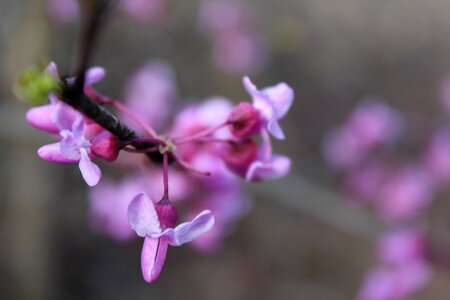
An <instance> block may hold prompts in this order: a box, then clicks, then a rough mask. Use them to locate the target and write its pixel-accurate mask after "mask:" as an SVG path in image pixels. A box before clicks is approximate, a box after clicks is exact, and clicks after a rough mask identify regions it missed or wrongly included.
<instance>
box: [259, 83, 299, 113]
mask: <svg viewBox="0 0 450 300" xmlns="http://www.w3.org/2000/svg"><path fill="white" fill-rule="evenodd" d="M262 93H263V94H264V95H266V96H267V97H268V98H269V102H270V104H271V105H272V107H273V111H274V117H275V118H276V119H277V120H279V119H281V118H283V117H284V116H285V115H286V113H287V112H288V110H289V108H291V105H292V102H293V101H294V90H293V89H292V88H291V87H290V86H288V85H287V84H286V83H284V82H282V83H279V84H277V85H275V86H271V87H267V88H265V89H263V90H262Z"/></svg>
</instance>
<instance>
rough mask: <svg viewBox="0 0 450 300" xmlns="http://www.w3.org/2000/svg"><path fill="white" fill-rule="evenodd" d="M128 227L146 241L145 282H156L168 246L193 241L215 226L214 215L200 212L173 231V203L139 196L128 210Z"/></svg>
mask: <svg viewBox="0 0 450 300" xmlns="http://www.w3.org/2000/svg"><path fill="white" fill-rule="evenodd" d="M128 220H129V223H130V227H131V228H132V229H133V230H134V231H136V234H137V235H138V236H140V237H143V238H145V241H144V246H143V248H142V255H141V267H142V274H143V276H144V279H145V280H146V281H147V282H149V283H151V282H153V281H155V280H156V279H157V278H158V276H159V274H160V272H161V270H162V267H163V265H164V261H165V258H166V252H167V246H168V245H171V246H181V245H183V244H185V243H188V242H191V241H193V240H195V239H196V238H197V237H199V236H200V235H202V234H204V233H205V232H207V231H209V230H210V229H211V228H212V227H213V225H214V216H213V215H212V213H211V212H210V211H208V210H204V211H202V212H201V213H200V214H198V215H197V216H196V217H195V218H194V219H193V220H192V221H190V222H186V223H182V224H180V225H178V226H176V227H175V228H174V224H175V222H176V210H175V208H174V207H173V205H172V204H165V203H161V204H153V202H152V200H151V199H150V198H149V197H148V196H147V195H146V194H145V193H140V194H138V195H137V196H136V197H135V198H134V199H133V200H132V201H131V203H130V205H129V207H128Z"/></svg>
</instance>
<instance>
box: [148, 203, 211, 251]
mask: <svg viewBox="0 0 450 300" xmlns="http://www.w3.org/2000/svg"><path fill="white" fill-rule="evenodd" d="M213 225H214V215H213V214H212V213H211V211H209V210H204V211H202V212H201V213H200V214H198V215H197V216H196V217H195V218H194V219H193V220H192V221H190V222H185V223H182V224H180V225H178V226H177V227H175V228H168V229H166V230H164V232H162V233H161V234H157V235H152V236H154V237H158V236H164V237H165V238H166V239H167V242H168V243H169V245H171V246H181V245H183V244H185V243H188V242H191V241H193V240H195V239H196V238H197V237H198V236H200V235H202V234H204V233H205V232H207V231H209V230H210V229H211V228H212V227H213Z"/></svg>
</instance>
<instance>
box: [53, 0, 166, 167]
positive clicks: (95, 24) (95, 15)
mask: <svg viewBox="0 0 450 300" xmlns="http://www.w3.org/2000/svg"><path fill="white" fill-rule="evenodd" d="M80 2H81V4H82V8H83V12H84V15H83V29H82V32H81V36H80V46H79V50H78V52H77V59H76V62H75V68H74V73H75V76H76V79H75V83H74V84H73V85H68V84H66V85H65V86H64V88H63V92H62V93H61V95H60V96H61V97H60V98H61V100H62V101H63V102H65V103H67V104H68V105H70V106H72V107H73V108H75V109H76V110H78V111H80V112H81V113H83V114H84V115H85V116H86V117H88V118H90V119H91V120H92V121H94V122H95V123H97V124H98V125H100V126H101V127H103V128H104V129H106V130H108V131H109V132H111V133H112V134H113V135H115V136H116V137H117V138H118V139H119V140H120V141H123V142H126V141H130V140H134V139H138V138H140V137H141V136H140V135H139V134H138V133H137V132H135V131H134V130H133V129H131V128H130V127H128V126H127V125H126V124H125V123H123V122H122V121H120V120H119V119H118V118H117V117H116V116H114V115H113V114H112V113H111V112H109V111H108V110H106V109H105V108H104V107H103V106H101V105H100V104H98V103H97V102H95V101H93V100H92V99H90V98H89V97H88V96H87V95H86V94H85V93H84V91H83V89H84V81H85V73H86V69H87V67H88V64H89V60H90V58H91V56H92V52H93V49H94V46H95V41H96V39H97V36H98V33H99V31H100V28H101V25H102V23H103V22H104V19H105V15H106V12H107V10H108V7H109V5H110V4H111V1H110V0H80ZM131 145H132V146H133V147H135V148H137V149H146V148H149V147H156V146H158V144H155V143H149V142H146V143H143V142H135V143H131ZM147 156H148V157H149V158H150V160H152V161H154V162H162V155H161V153H159V152H153V153H147Z"/></svg>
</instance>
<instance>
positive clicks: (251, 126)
mask: <svg viewBox="0 0 450 300" xmlns="http://www.w3.org/2000/svg"><path fill="white" fill-rule="evenodd" d="M227 122H228V123H229V124H230V125H228V128H229V129H230V131H231V133H232V134H233V135H234V136H236V137H237V138H244V137H248V136H250V135H253V134H256V133H258V132H259V131H260V129H261V117H260V113H259V111H258V110H256V109H255V108H254V107H253V106H252V105H251V104H250V103H247V102H243V103H240V104H238V105H236V106H235V107H233V109H232V110H231V112H230V115H229V116H228V121H227Z"/></svg>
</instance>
